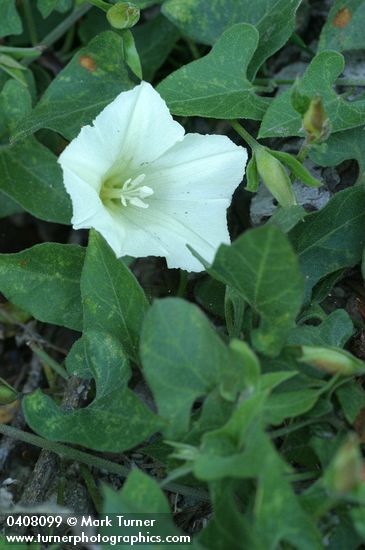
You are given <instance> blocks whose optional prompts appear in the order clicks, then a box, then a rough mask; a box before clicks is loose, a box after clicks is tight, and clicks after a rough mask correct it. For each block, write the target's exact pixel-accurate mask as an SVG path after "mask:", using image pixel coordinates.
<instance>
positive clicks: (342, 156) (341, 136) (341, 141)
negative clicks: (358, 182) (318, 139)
mask: <svg viewBox="0 0 365 550" xmlns="http://www.w3.org/2000/svg"><path fill="white" fill-rule="evenodd" d="M364 136H365V129H364V127H363V126H359V127H358V128H352V129H351V130H346V131H345V132H337V133H336V134H332V135H331V136H330V137H329V138H328V139H327V140H326V141H325V143H322V144H321V145H317V146H314V147H312V148H311V150H310V153H309V156H310V158H311V159H312V160H313V161H314V162H315V163H316V164H319V165H320V166H337V164H340V163H341V162H343V161H344V160H347V159H355V160H356V162H357V163H358V165H359V179H360V178H363V177H364V173H365V139H364Z"/></svg>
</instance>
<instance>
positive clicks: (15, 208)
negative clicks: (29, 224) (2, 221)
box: [0, 193, 23, 218]
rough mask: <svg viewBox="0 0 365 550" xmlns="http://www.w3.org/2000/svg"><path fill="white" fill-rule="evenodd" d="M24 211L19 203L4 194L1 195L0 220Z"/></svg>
mask: <svg viewBox="0 0 365 550" xmlns="http://www.w3.org/2000/svg"><path fill="white" fill-rule="evenodd" d="M22 211H23V209H22V207H21V206H19V204H18V203H16V202H15V201H13V199H10V198H9V197H7V196H6V195H4V194H3V193H0V218H5V217H6V216H11V214H16V213H17V212H22Z"/></svg>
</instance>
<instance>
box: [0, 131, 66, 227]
mask: <svg viewBox="0 0 365 550" xmlns="http://www.w3.org/2000/svg"><path fill="white" fill-rule="evenodd" d="M14 181H16V185H14ZM0 190H1V191H2V192H3V193H5V194H6V195H7V196H8V197H10V198H11V199H13V200H15V201H16V202H17V203H18V204H20V206H22V207H23V208H24V210H27V211H28V212H30V213H31V214H33V215H34V216H36V217H37V218H40V219H42V220H46V221H49V222H57V223H64V224H69V223H70V218H71V201H70V198H69V196H68V195H67V193H66V190H65V188H64V185H63V180H62V172H61V168H60V167H59V165H58V164H57V159H56V157H55V155H54V154H53V153H51V151H50V150H49V149H47V147H44V145H41V144H40V143H39V142H38V141H37V140H36V139H35V138H33V137H31V138H28V139H26V140H24V141H21V142H19V143H15V144H14V145H11V146H9V147H1V148H0Z"/></svg>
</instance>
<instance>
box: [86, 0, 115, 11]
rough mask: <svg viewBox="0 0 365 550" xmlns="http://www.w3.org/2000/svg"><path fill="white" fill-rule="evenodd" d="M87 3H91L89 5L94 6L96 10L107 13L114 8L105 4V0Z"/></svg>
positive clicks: (89, 0) (90, 0)
mask: <svg viewBox="0 0 365 550" xmlns="http://www.w3.org/2000/svg"><path fill="white" fill-rule="evenodd" d="M87 1H88V2H89V4H92V5H93V6H95V7H96V8H99V9H101V10H103V11H105V12H106V11H108V10H109V9H110V8H111V7H112V5H111V4H108V3H107V2H103V0H87Z"/></svg>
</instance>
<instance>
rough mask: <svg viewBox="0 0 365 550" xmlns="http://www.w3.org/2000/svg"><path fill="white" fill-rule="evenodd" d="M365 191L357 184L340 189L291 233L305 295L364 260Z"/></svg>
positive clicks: (290, 236)
mask: <svg viewBox="0 0 365 550" xmlns="http://www.w3.org/2000/svg"><path fill="white" fill-rule="evenodd" d="M364 223H365V191H364V189H363V188H362V186H355V187H351V188H349V189H345V190H344V191H341V192H339V193H336V195H335V196H334V197H332V199H331V200H330V201H329V202H328V204H327V205H326V206H325V207H324V208H323V209H322V210H320V211H319V212H313V213H312V214H308V215H307V216H306V217H305V220H304V221H303V222H299V223H298V224H297V225H296V226H295V227H294V229H292V231H291V232H290V233H289V238H290V240H291V242H292V243H293V246H294V249H295V250H296V252H297V254H298V258H299V263H300V268H301V272H302V273H303V275H304V277H305V296H306V299H309V296H310V293H311V290H312V288H313V286H314V285H315V284H316V283H317V282H318V281H319V280H320V279H322V278H323V277H325V276H326V275H328V274H330V273H333V272H335V271H338V270H339V269H341V268H344V267H352V266H354V265H356V264H357V263H358V262H359V261H360V260H361V255H362V251H363V248H364V244H365V233H364Z"/></svg>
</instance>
